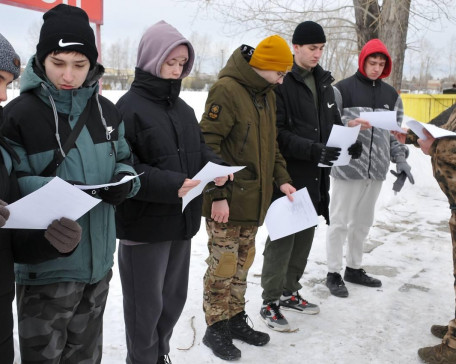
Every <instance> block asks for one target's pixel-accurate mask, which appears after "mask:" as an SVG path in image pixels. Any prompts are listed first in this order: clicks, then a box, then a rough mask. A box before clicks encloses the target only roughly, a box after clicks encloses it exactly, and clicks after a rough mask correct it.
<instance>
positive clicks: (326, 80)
mask: <svg viewBox="0 0 456 364" xmlns="http://www.w3.org/2000/svg"><path fill="white" fill-rule="evenodd" d="M292 43H293V51H294V64H293V68H292V71H291V72H290V73H288V74H287V76H285V78H284V81H283V84H282V85H279V86H278V87H277V88H276V89H275V91H276V95H277V128H278V138H277V139H278V142H279V147H280V152H281V153H282V155H283V157H284V158H285V160H286V162H287V171H288V173H289V174H290V177H291V179H292V180H293V185H294V186H295V187H296V189H301V188H304V187H307V190H308V191H309V194H310V197H311V199H312V202H313V204H314V206H315V209H316V211H317V213H318V214H319V215H322V216H324V217H325V219H326V221H327V222H328V223H329V217H328V204H329V195H328V190H329V173H330V170H331V169H330V168H320V167H318V164H319V163H323V164H326V165H328V166H331V165H332V164H333V162H334V161H335V160H336V159H337V157H338V156H339V154H340V148H333V147H328V146H326V142H327V141H328V138H329V134H330V133H331V129H332V127H333V125H334V124H337V125H342V122H341V119H340V115H339V112H338V110H337V105H336V102H335V98H334V91H333V88H332V86H331V83H332V82H333V81H334V78H333V77H332V76H331V73H330V72H329V71H325V70H324V69H323V68H322V67H321V66H320V65H319V64H318V62H319V60H320V57H321V55H322V53H323V49H324V46H325V43H326V37H325V33H324V31H323V28H322V27H321V26H320V25H319V24H317V23H315V22H313V21H305V22H303V23H301V24H299V25H298V26H297V27H296V29H295V31H294V34H293V39H292ZM358 123H361V119H358V120H354V121H351V124H350V126H355V125H357V124H358ZM359 149H360V148H359V145H358V144H357V143H355V144H354V145H353V146H352V147H351V148H350V149H349V152H350V154H351V155H352V158H357V157H359V152H360V150H359ZM281 196H283V194H281V193H280V192H279V191H278V190H277V189H276V190H275V194H274V197H273V198H274V199H276V198H278V197H281ZM314 231H315V227H311V228H309V229H306V230H303V231H300V232H298V233H296V234H292V235H289V236H286V237H284V238H281V239H278V240H275V241H271V240H270V238H269V237H268V239H267V241H266V246H265V250H264V253H263V255H264V262H263V271H262V275H261V286H262V287H263V294H262V298H263V305H262V307H261V311H260V314H261V317H262V318H263V321H264V322H265V323H266V325H267V326H268V327H270V328H271V329H273V330H276V331H289V329H290V327H289V325H288V322H287V320H286V319H285V317H284V316H283V315H282V313H281V311H280V309H281V308H283V309H290V310H293V311H295V312H301V313H305V314H317V313H318V312H320V309H319V308H318V306H317V305H315V304H312V303H310V302H308V301H306V300H305V299H303V298H302V297H301V295H300V294H299V289H301V288H302V286H301V284H300V283H299V279H300V278H301V276H302V275H303V273H304V269H305V267H306V264H307V257H308V256H309V252H310V249H311V247H312V241H313V237H314Z"/></svg>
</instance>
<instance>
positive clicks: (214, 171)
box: [182, 162, 244, 211]
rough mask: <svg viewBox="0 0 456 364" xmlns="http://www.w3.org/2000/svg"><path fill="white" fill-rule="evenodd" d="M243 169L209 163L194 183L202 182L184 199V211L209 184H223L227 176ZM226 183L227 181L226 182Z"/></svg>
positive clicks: (190, 190) (195, 177)
mask: <svg viewBox="0 0 456 364" xmlns="http://www.w3.org/2000/svg"><path fill="white" fill-rule="evenodd" d="M243 168H244V166H242V167H229V166H222V165H219V164H215V163H212V162H207V164H206V165H205V166H204V167H203V168H202V169H201V171H199V172H198V173H197V174H196V175H195V176H194V177H193V178H192V180H193V181H201V183H198V185H196V186H194V187H193V188H191V189H189V190H188V191H187V193H186V194H185V195H184V196H183V197H182V211H184V209H185V206H187V205H188V203H189V202H190V201H191V200H193V199H194V198H195V197H196V196H198V195H200V194H201V192H203V189H204V187H205V186H206V185H207V184H208V183H209V182H212V181H214V179H217V178H219V179H218V182H217V183H221V182H222V181H223V179H224V178H225V176H229V175H231V174H232V173H236V172H237V171H240V170H241V169H243ZM225 182H226V181H225Z"/></svg>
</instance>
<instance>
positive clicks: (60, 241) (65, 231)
mask: <svg viewBox="0 0 456 364" xmlns="http://www.w3.org/2000/svg"><path fill="white" fill-rule="evenodd" d="M81 233H82V228H81V226H80V225H79V224H78V223H77V222H76V221H73V220H70V219H67V218H66V217H62V218H61V219H60V220H54V221H53V222H52V224H51V225H49V226H48V228H47V230H46V231H45V233H44V237H45V238H46V239H47V240H49V242H50V243H51V245H52V246H53V247H54V248H56V249H57V250H58V251H59V252H60V253H69V252H71V251H73V250H74V248H76V245H78V243H79V241H80V240H81Z"/></svg>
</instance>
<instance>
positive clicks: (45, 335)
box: [17, 271, 112, 364]
mask: <svg viewBox="0 0 456 364" xmlns="http://www.w3.org/2000/svg"><path fill="white" fill-rule="evenodd" d="M111 277H112V271H109V273H108V274H107V275H106V276H105V277H104V278H103V279H102V280H101V281H100V282H98V283H95V284H85V283H80V282H62V283H53V284H46V285H40V286H33V285H17V315H18V322H19V344H20V350H21V358H22V364H28V363H40V364H57V363H60V364H93V363H100V362H101V355H102V347H103V313H104V309H105V306H106V299H107V297H108V290H109V281H110V280H111Z"/></svg>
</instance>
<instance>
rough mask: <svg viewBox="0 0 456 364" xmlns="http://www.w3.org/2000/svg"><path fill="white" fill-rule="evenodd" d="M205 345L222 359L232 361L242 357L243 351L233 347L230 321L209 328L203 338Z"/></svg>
mask: <svg viewBox="0 0 456 364" xmlns="http://www.w3.org/2000/svg"><path fill="white" fill-rule="evenodd" d="M203 343H204V345H206V346H207V347H209V348H211V349H212V352H213V353H214V355H215V356H218V357H219V358H220V359H223V360H229V361H231V360H237V359H239V358H240V357H241V351H240V350H239V349H238V348H237V347H235V346H234V345H233V339H232V337H231V333H230V329H229V328H228V320H223V321H219V322H216V323H215V324H213V325H211V326H208V327H207V329H206V334H205V335H204V337H203Z"/></svg>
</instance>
